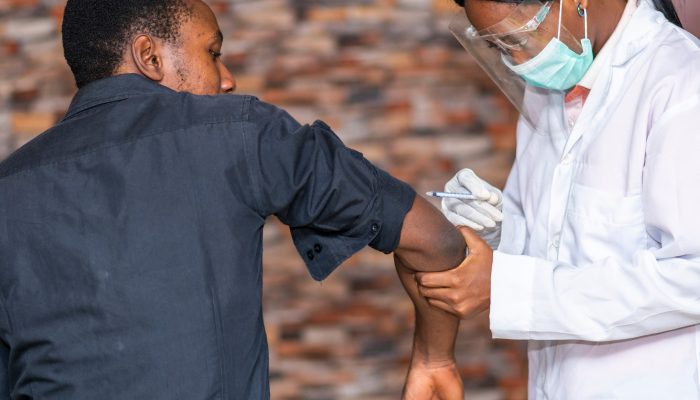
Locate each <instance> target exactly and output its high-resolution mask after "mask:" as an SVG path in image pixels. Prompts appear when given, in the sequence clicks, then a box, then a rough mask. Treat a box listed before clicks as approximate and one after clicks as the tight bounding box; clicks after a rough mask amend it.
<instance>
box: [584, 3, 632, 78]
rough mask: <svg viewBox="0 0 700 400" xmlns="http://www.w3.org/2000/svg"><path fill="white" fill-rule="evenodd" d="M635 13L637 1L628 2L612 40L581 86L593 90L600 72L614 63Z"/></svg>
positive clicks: (600, 54) (596, 58)
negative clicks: (618, 46)
mask: <svg viewBox="0 0 700 400" xmlns="http://www.w3.org/2000/svg"><path fill="white" fill-rule="evenodd" d="M635 11H637V1H634V0H630V1H628V2H627V6H626V7H625V10H624V11H623V12H622V17H621V18H620V22H619V23H618V24H617V27H616V28H615V30H614V31H613V33H612V35H610V38H609V39H608V41H607V42H606V43H605V45H604V46H603V48H602V49H601V50H600V52H598V54H597V55H596V57H595V60H594V61H593V64H592V65H591V68H589V70H588V72H586V75H584V77H583V79H581V82H579V86H583V87H585V88H587V89H592V88H593V84H594V83H595V81H596V79H597V78H598V75H600V72H601V71H602V70H603V68H605V66H606V65H610V64H611V63H612V57H613V54H614V52H615V49H616V48H617V45H618V43H620V40H621V39H622V36H623V32H624V31H625V28H626V27H627V25H628V24H629V22H630V21H631V20H632V17H633V16H634V13H635Z"/></svg>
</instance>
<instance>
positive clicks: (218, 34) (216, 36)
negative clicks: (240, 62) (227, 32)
mask: <svg viewBox="0 0 700 400" xmlns="http://www.w3.org/2000/svg"><path fill="white" fill-rule="evenodd" d="M213 37H214V39H217V40H219V41H220V42H223V41H224V34H223V33H221V31H216V33H215V34H214V36H213Z"/></svg>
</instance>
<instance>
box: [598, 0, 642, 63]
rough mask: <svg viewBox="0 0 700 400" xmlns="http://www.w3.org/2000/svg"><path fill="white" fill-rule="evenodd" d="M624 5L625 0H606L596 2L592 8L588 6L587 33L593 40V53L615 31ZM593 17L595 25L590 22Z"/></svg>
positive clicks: (600, 47)
mask: <svg viewBox="0 0 700 400" xmlns="http://www.w3.org/2000/svg"><path fill="white" fill-rule="evenodd" d="M629 1H636V0H629ZM626 5H627V1H625V0H607V1H601V2H599V3H598V4H596V5H595V6H594V7H595V8H594V9H593V10H591V9H590V8H589V11H588V24H589V25H588V34H589V35H590V38H591V41H592V42H593V54H595V55H598V53H599V52H600V50H601V49H602V48H603V46H605V44H606V43H607V42H608V40H610V36H612V34H613V32H615V29H616V28H617V25H618V24H619V23H620V20H621V19H622V14H623V12H624V11H625V7H626ZM591 8H592V7H591ZM593 19H595V21H596V22H595V25H594V24H592V23H591V22H592V20H593Z"/></svg>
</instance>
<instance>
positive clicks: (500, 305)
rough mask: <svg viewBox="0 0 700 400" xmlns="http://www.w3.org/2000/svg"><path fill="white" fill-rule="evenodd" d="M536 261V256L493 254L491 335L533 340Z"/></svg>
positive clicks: (498, 252)
mask: <svg viewBox="0 0 700 400" xmlns="http://www.w3.org/2000/svg"><path fill="white" fill-rule="evenodd" d="M535 273H536V262H535V259H534V258H532V257H526V256H516V255H511V254H506V253H503V252H500V251H495V252H494V253H493V268H492V271H491V311H490V322H491V333H492V334H493V337H494V338H497V339H530V330H531V328H532V320H533V308H534V303H535V299H534V287H533V286H534V281H535V279H536V278H535Z"/></svg>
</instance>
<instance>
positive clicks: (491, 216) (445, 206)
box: [442, 198, 503, 228]
mask: <svg viewBox="0 0 700 400" xmlns="http://www.w3.org/2000/svg"><path fill="white" fill-rule="evenodd" d="M442 210H443V213H445V214H447V213H455V214H458V215H461V216H462V217H464V218H466V219H471V220H472V221H474V222H475V223H477V224H479V225H482V226H484V227H486V228H490V227H494V226H495V225H496V223H497V222H500V221H502V220H503V214H502V213H501V211H500V210H498V209H497V208H496V207H494V206H492V205H491V204H489V203H486V202H483V201H478V200H466V201H465V200H460V199H451V198H445V199H443V200H442Z"/></svg>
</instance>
